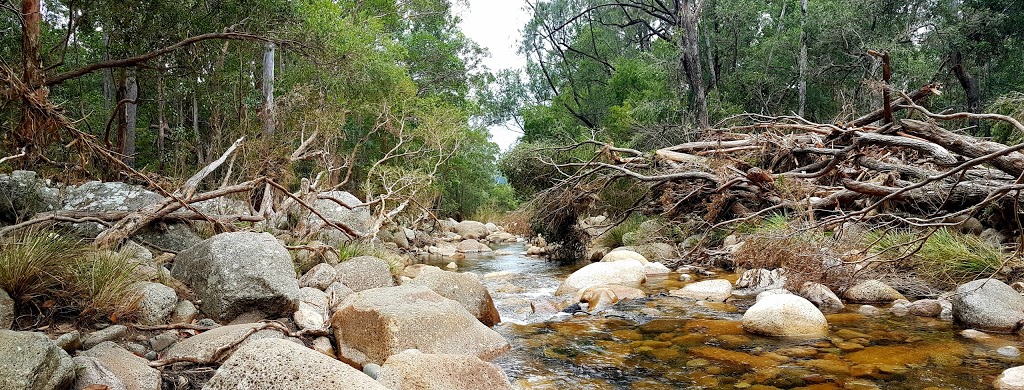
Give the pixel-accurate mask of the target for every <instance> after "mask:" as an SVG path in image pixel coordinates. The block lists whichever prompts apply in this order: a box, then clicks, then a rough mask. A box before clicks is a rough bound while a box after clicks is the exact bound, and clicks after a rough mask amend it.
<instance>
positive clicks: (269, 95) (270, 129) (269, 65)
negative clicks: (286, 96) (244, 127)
mask: <svg viewBox="0 0 1024 390" xmlns="http://www.w3.org/2000/svg"><path fill="white" fill-rule="evenodd" d="M274 111H275V110H274V44H273V43H268V44H266V46H264V48H263V135H267V136H270V135H274V127H275V123H274V122H275V121H276V120H277V119H276V115H275V113H274Z"/></svg>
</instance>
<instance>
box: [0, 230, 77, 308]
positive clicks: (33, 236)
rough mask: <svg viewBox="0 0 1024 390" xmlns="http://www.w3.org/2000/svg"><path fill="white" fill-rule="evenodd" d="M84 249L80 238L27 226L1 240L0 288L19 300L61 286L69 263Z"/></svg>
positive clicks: (42, 295) (48, 293)
mask: <svg viewBox="0 0 1024 390" xmlns="http://www.w3.org/2000/svg"><path fill="white" fill-rule="evenodd" d="M84 253H85V251H84V249H83V247H82V244H81V242H80V241H79V240H76V239H73V238H70V236H69V235H65V234H59V233H56V232H52V231H45V230H26V231H23V232H21V233H18V234H15V235H12V236H10V237H8V238H5V239H4V240H2V241H0V289H3V290H4V291H6V292H7V293H8V294H9V295H10V296H11V298H13V299H14V300H15V301H17V302H19V303H27V302H30V301H35V300H43V298H47V297H48V296H51V295H53V293H55V292H57V291H60V290H62V288H63V285H64V282H65V280H64V279H65V277H66V274H67V272H66V270H67V266H68V265H69V264H72V263H73V262H75V261H76V260H78V259H79V258H80V257H81V256H82V255H83V254H84Z"/></svg>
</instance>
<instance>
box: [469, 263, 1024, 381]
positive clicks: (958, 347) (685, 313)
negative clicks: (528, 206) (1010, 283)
mask: <svg viewBox="0 0 1024 390" xmlns="http://www.w3.org/2000/svg"><path fill="white" fill-rule="evenodd" d="M497 249H498V250H499V251H503V252H504V254H502V253H503V252H499V253H498V254H496V255H492V256H481V257H471V258H467V259H463V260H460V261H459V262H458V264H459V270H460V271H470V272H475V273H477V274H479V275H481V276H484V278H483V282H484V284H485V285H486V286H487V287H488V289H489V290H490V291H491V292H492V295H493V298H494V301H495V304H496V305H497V307H498V309H499V311H500V312H501V315H502V319H503V322H502V323H501V324H499V325H498V326H496V327H495V330H497V331H498V332H500V333H502V334H503V335H505V336H506V337H507V338H508V339H509V340H510V341H511V343H512V345H513V348H512V351H510V353H509V354H507V355H505V356H503V357H502V358H499V359H498V360H497V361H496V362H495V363H497V364H499V365H501V366H502V368H503V369H505V371H506V372H507V373H508V375H509V376H510V378H511V379H512V380H513V382H515V383H517V384H518V385H519V386H521V387H523V388H526V389H531V388H536V389H682V388H694V389H754V390H758V389H760V390H768V389H933V390H934V389H985V388H991V382H992V380H993V379H994V378H995V377H996V376H997V375H998V374H999V373H1000V372H1001V371H1002V370H1004V369H1006V368H1009V367H1012V366H1015V365H1020V364H1022V361H1021V360H1022V359H1021V358H1020V357H1006V356H1002V355H1000V354H999V353H997V352H996V350H997V349H998V348H1000V347H1004V346H1007V345H1012V346H1017V347H1019V346H1020V345H1021V344H1020V342H1021V340H1020V338H1019V337H1016V336H1006V335H1002V336H995V337H992V338H989V339H985V340H979V341H976V340H967V339H965V338H963V337H961V336H959V334H958V333H959V332H960V331H961V329H960V328H959V327H956V326H955V325H952V324H951V323H950V322H948V321H943V320H940V319H936V318H928V317H915V316H911V315H905V316H896V315H893V314H890V313H888V311H885V310H883V312H882V313H883V314H881V315H879V316H874V317H865V316H863V315H861V314H858V313H857V309H858V307H857V305H849V306H850V307H848V308H847V310H846V311H845V312H843V313H837V314H831V315H828V316H827V318H828V320H829V324H830V328H831V329H830V333H829V336H828V337H827V338H824V339H811V340H799V339H777V338H767V337H761V336H757V335H752V334H749V333H746V332H744V331H743V330H742V327H741V326H740V322H739V320H740V318H741V317H742V312H743V311H744V310H746V308H748V307H749V306H750V305H752V304H753V299H740V300H735V301H730V302H728V303H698V302H693V301H689V300H684V299H680V298H675V297H670V296H667V295H665V294H664V293H666V292H667V291H669V290H672V289H677V288H680V287H682V285H684V284H685V283H684V282H679V281H678V274H671V275H668V276H667V277H660V278H652V279H650V280H648V283H647V284H646V285H645V286H644V287H643V289H644V290H645V291H646V292H648V293H649V294H651V297H649V298H647V299H642V300H634V301H626V302H620V303H619V304H617V305H615V306H614V307H613V308H612V309H611V310H607V311H604V312H601V313H599V314H596V315H584V314H577V315H566V314H558V315H556V314H555V313H553V312H552V311H551V310H552V309H550V308H549V309H547V311H545V310H544V307H545V306H544V302H550V301H553V300H554V295H553V294H554V291H555V289H556V288H557V287H558V285H559V283H560V282H561V280H563V279H564V278H565V277H566V276H568V274H570V273H571V272H572V271H573V270H574V269H575V268H578V267H560V266H557V265H555V264H553V263H549V262H546V261H544V260H541V259H537V258H529V257H525V256H521V255H519V254H518V253H520V252H522V251H523V250H524V249H523V248H522V246H518V245H513V246H507V247H499V248H497ZM717 277H718V278H732V280H735V275H719V276H717ZM701 279H702V278H698V280H701ZM531 303H532V304H533V305H534V307H539V308H541V310H538V311H540V313H534V309H533V308H531Z"/></svg>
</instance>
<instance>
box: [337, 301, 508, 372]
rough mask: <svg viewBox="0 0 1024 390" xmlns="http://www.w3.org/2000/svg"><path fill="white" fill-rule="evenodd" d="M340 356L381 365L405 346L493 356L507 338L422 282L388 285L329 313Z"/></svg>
mask: <svg viewBox="0 0 1024 390" xmlns="http://www.w3.org/2000/svg"><path fill="white" fill-rule="evenodd" d="M331 324H332V326H333V328H334V336H335V339H336V340H337V342H338V356H339V358H341V359H342V360H345V361H346V362H348V363H350V364H354V365H358V366H362V365H365V364H369V363H374V364H383V363H384V362H385V361H386V360H387V359H388V357H390V356H391V355H395V354H397V353H399V352H401V351H404V350H406V349H418V350H420V351H423V352H424V353H441V354H466V355H474V356H477V357H479V358H481V359H484V360H491V359H494V358H496V357H498V356H499V355H501V354H503V353H505V352H506V351H508V349H509V343H508V341H506V340H505V338H504V337H502V336H501V335H500V334H498V333H497V332H495V331H493V330H491V329H490V328H488V327H487V326H486V325H484V324H482V323H480V321H478V320H477V319H476V318H474V317H473V316H472V315H471V314H469V311H467V310H466V309H465V308H464V307H462V305H461V304H459V303H458V302H456V301H453V300H451V299H448V298H445V297H443V296H441V295H439V294H437V293H436V292H434V291H433V290H431V289H429V288H427V287H424V286H397V287H385V288H377V289H371V290H366V291H362V292H357V293H355V294H352V295H350V296H348V298H346V299H345V301H344V302H343V303H342V305H341V307H339V308H338V311H337V312H335V313H334V315H333V317H332V318H331Z"/></svg>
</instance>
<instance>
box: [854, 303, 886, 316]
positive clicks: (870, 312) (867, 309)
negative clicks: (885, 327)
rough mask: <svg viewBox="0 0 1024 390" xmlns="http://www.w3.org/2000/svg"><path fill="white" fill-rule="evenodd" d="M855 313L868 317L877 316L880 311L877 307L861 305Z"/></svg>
mask: <svg viewBox="0 0 1024 390" xmlns="http://www.w3.org/2000/svg"><path fill="white" fill-rule="evenodd" d="M857 312H858V313H860V314H863V315H866V316H869V317H871V316H877V315H879V314H882V310H881V309H879V308H877V307H874V306H871V305H861V306H860V309H857Z"/></svg>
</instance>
